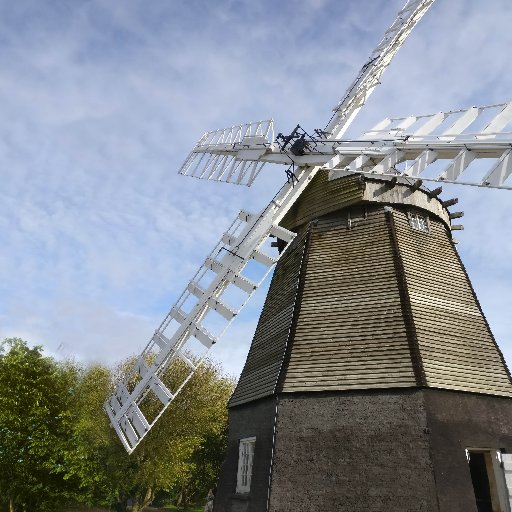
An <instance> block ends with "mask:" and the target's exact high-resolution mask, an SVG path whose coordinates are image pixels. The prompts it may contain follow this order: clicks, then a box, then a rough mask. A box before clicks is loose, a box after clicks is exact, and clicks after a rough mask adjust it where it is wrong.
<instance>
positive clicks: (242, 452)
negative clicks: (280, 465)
mask: <svg viewBox="0 0 512 512" xmlns="http://www.w3.org/2000/svg"><path fill="white" fill-rule="evenodd" d="M255 444H256V438H255V437H247V438H245V439H240V445H239V447H238V473H237V477H236V492H237V493H239V494H247V493H248V492H249V491H250V490H251V476H252V461H253V459H254V445H255Z"/></svg>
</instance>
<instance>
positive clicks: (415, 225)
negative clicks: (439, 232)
mask: <svg viewBox="0 0 512 512" xmlns="http://www.w3.org/2000/svg"><path fill="white" fill-rule="evenodd" d="M409 224H410V225H411V228H412V229H414V230H415V231H422V232H423V233H429V232H430V229H429V225H428V217H427V216H426V215H423V214H421V213H409Z"/></svg>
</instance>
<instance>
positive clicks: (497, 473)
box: [466, 449, 510, 512]
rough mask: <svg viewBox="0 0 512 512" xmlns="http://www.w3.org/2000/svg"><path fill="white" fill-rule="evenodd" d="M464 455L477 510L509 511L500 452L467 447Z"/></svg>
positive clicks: (491, 511) (484, 511)
mask: <svg viewBox="0 0 512 512" xmlns="http://www.w3.org/2000/svg"><path fill="white" fill-rule="evenodd" d="M466 456H467V459H468V464H469V472H470V474H471V482H472V484H473V491H474V493H475V501H476V507H477V510H478V512H509V511H510V507H509V505H508V503H507V501H508V500H507V495H508V493H507V489H506V484H505V475H504V472H503V468H502V461H501V452H500V451H499V450H483V449H467V450H466Z"/></svg>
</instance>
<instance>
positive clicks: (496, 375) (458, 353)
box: [393, 211, 512, 396]
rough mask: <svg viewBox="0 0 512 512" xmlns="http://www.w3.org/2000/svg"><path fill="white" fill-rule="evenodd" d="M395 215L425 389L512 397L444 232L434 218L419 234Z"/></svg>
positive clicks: (403, 217) (401, 216)
mask: <svg viewBox="0 0 512 512" xmlns="http://www.w3.org/2000/svg"><path fill="white" fill-rule="evenodd" d="M393 215H394V220H395V225H396V230H397V238H398V241H399V246H400V252H401V256H402V260H403V263H404V267H405V270H406V279H407V286H408V289H409V294H410V297H411V308H412V312H413V315H414V323H415V326H416V332H417V336H418V343H419V348H420V353H421V358H422V361H423V367H424V372H425V376H426V379H427V384H428V385H429V386H433V387H443V388H447V389H457V390H471V391H476V392H480V393H491V394H492V393H497V394H500V395H501V394H504V393H505V394H509V395H510V396H512V386H511V384H510V378H509V376H508V373H507V370H506V368H505V366H504V365H503V362H502V360H501V357H500V355H499V352H498V350H497V349H496V347H495V345H494V341H493V339H492V336H491V334H490V332H489V330H488V327H487V324H486V322H485V319H484V317H483V314H482V312H481V310H480V308H479V305H478V303H477V302H476V301H475V298H474V294H473V290H472V288H471V284H470V283H469V281H468V279H467V277H466V274H465V272H464V269H463V267H462V266H461V264H460V261H459V259H458V257H457V255H456V253H455V249H454V247H453V245H452V244H451V242H450V239H449V234H448V232H447V229H446V226H445V225H444V224H443V223H442V222H441V221H439V220H437V219H435V218H433V217H431V218H430V220H429V226H430V232H429V233H428V234H426V233H418V232H415V231H414V230H412V228H411V227H410V225H409V221H408V218H407V214H406V212H405V211H395V212H394V214H393ZM507 389H508V393H507Z"/></svg>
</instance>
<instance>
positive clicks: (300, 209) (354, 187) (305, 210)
mask: <svg viewBox="0 0 512 512" xmlns="http://www.w3.org/2000/svg"><path fill="white" fill-rule="evenodd" d="M364 189H365V181H364V179H362V178H361V176H359V175H354V176H349V177H348V178H343V179H340V180H333V181H329V173H328V171H319V172H318V173H317V174H316V175H315V177H314V178H313V179H312V180H311V183H310V184H309V185H308V186H307V187H306V189H305V190H304V192H303V193H302V195H301V196H300V199H299V200H298V201H297V202H296V203H295V204H294V205H293V206H292V207H291V208H290V211H289V212H288V213H287V214H286V215H285V217H284V218H283V220H282V221H281V222H280V225H281V226H283V227H285V228H287V229H296V228H297V226H301V225H303V224H305V223H306V222H309V221H311V220H313V219H316V218H317V217H320V216H322V215H326V214H328V213H331V212H334V211H336V210H339V209H341V208H344V207H346V206H350V205H352V204H355V203H358V202H360V201H361V200H362V199H363V195H364Z"/></svg>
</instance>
